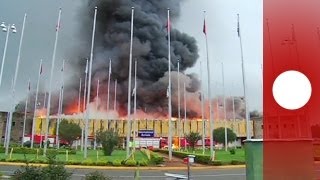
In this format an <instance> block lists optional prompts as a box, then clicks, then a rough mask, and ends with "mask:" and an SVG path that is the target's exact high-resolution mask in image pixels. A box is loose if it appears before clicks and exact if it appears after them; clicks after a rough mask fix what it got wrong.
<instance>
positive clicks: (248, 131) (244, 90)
mask: <svg viewBox="0 0 320 180" xmlns="http://www.w3.org/2000/svg"><path fill="white" fill-rule="evenodd" d="M237 16H238V36H239V42H240V50H241V67H242V83H243V94H244V98H245V103H244V104H245V109H246V129H247V139H251V135H250V133H251V132H250V124H249V123H250V117H249V105H248V102H249V101H248V97H247V93H246V92H247V87H246V77H245V67H244V60H243V47H242V39H241V31H240V16H239V14H237Z"/></svg>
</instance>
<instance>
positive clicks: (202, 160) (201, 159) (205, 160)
mask: <svg viewBox="0 0 320 180" xmlns="http://www.w3.org/2000/svg"><path fill="white" fill-rule="evenodd" d="M155 152H160V153H165V154H167V153H168V150H162V149H159V150H155ZM172 155H173V156H175V157H177V158H181V159H183V158H186V157H188V155H194V156H195V158H194V162H196V163H199V164H205V165H213V166H222V165H242V164H245V162H244V161H238V160H232V161H219V160H215V161H211V158H210V156H208V155H202V154H192V153H186V152H178V151H173V152H172Z"/></svg>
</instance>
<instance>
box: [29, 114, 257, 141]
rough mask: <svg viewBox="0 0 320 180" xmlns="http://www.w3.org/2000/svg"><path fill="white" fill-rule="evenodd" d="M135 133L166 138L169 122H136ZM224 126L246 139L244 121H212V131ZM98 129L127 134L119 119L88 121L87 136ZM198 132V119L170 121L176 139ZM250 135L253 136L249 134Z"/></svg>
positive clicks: (40, 126) (41, 121) (52, 124)
mask: <svg viewBox="0 0 320 180" xmlns="http://www.w3.org/2000/svg"><path fill="white" fill-rule="evenodd" d="M68 121H72V122H74V123H77V124H79V125H80V127H81V128H83V127H84V121H83V120H82V119H69V120H68ZM132 122H133V126H132V127H134V123H136V124H135V125H136V127H137V131H139V130H154V136H155V137H168V134H169V121H168V120H146V119H144V120H136V121H135V122H134V121H132ZM56 123H57V120H56V119H50V120H49V134H50V135H54V132H55V129H56ZM204 123H205V134H206V137H210V132H209V131H210V130H209V127H210V124H209V122H208V120H205V121H204ZM225 123H226V126H227V127H228V128H230V129H232V130H233V131H234V132H235V133H236V134H237V136H238V137H246V121H245V120H228V121H227V122H225V121H224V120H215V121H214V129H216V128H219V127H224V126H225ZM100 128H103V129H104V130H106V129H111V128H113V129H116V130H118V133H119V135H120V137H125V136H126V134H127V120H123V119H119V120H90V122H89V135H91V136H92V135H94V132H97V131H98V130H99V129H100ZM35 130H36V131H35V132H36V134H37V135H40V134H44V133H45V132H46V119H45V118H38V119H36V125H35ZM191 131H192V132H199V133H200V134H202V121H201V120H198V119H190V120H187V121H183V120H182V121H181V123H179V121H177V120H176V119H173V120H172V134H173V136H176V137H178V136H179V135H180V136H182V137H183V136H184V134H188V133H190V132H191ZM250 132H253V123H252V121H250ZM251 135H253V134H252V133H251Z"/></svg>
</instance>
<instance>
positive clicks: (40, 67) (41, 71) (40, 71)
mask: <svg viewBox="0 0 320 180" xmlns="http://www.w3.org/2000/svg"><path fill="white" fill-rule="evenodd" d="M40 74H42V64H41V66H40Z"/></svg>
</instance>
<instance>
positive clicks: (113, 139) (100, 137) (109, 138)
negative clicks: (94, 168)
mask: <svg viewBox="0 0 320 180" xmlns="http://www.w3.org/2000/svg"><path fill="white" fill-rule="evenodd" d="M97 142H98V143H101V145H102V149H103V153H104V155H105V156H111V154H112V152H113V150H114V147H115V146H117V145H118V143H119V135H118V133H117V132H116V131H114V130H113V129H109V130H105V131H104V130H102V129H100V130H99V132H98V133H97Z"/></svg>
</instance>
